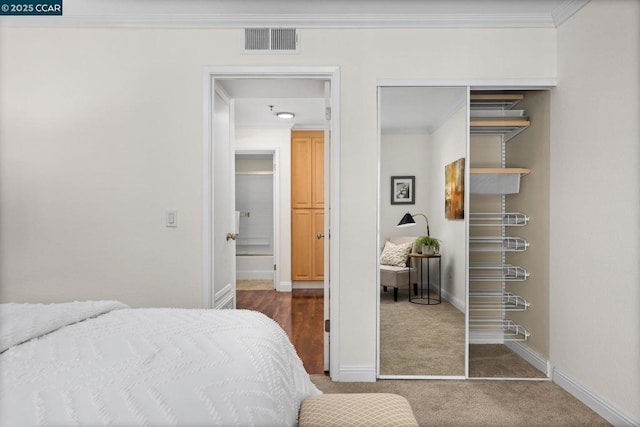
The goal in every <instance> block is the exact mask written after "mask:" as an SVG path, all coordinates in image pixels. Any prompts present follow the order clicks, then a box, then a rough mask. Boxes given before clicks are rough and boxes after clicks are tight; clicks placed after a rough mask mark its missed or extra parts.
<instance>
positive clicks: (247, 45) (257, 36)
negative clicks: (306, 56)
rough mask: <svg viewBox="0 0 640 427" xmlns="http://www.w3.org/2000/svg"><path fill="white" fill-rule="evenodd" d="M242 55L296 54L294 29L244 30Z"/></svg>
mask: <svg viewBox="0 0 640 427" xmlns="http://www.w3.org/2000/svg"><path fill="white" fill-rule="evenodd" d="M244 53H258V54H283V53H298V33H297V31H296V29H295V28H245V29H244Z"/></svg>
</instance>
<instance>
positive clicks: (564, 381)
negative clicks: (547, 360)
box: [552, 368, 640, 426]
mask: <svg viewBox="0 0 640 427" xmlns="http://www.w3.org/2000/svg"><path fill="white" fill-rule="evenodd" d="M552 380H553V382H554V383H556V384H558V385H559V386H560V387H562V388H563V389H565V390H566V391H567V392H569V393H570V394H572V395H573V396H574V397H575V398H576V399H578V400H579V401H581V402H582V403H584V404H585V405H587V406H588V407H589V408H591V409H592V410H593V411H594V412H595V413H596V414H598V415H600V416H601V417H602V418H604V419H605V420H607V421H608V422H610V423H611V424H613V425H614V426H640V420H634V419H632V418H631V417H630V416H628V415H626V414H625V413H623V412H622V411H621V410H619V409H618V408H616V407H615V406H613V405H612V404H611V403H609V402H607V401H606V400H604V399H603V398H601V397H600V396H598V395H597V394H595V393H594V392H592V391H591V390H589V389H588V388H586V387H585V386H583V385H582V384H580V383H579V382H578V381H576V380H575V379H574V378H572V377H571V376H569V375H568V374H566V373H565V372H563V371H561V370H560V369H558V368H553V374H552Z"/></svg>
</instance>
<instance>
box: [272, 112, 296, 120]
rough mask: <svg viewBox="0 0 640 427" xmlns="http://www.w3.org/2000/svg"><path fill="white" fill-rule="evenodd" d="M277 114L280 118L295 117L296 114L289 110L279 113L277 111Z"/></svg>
mask: <svg viewBox="0 0 640 427" xmlns="http://www.w3.org/2000/svg"><path fill="white" fill-rule="evenodd" d="M276 116H278V118H280V119H293V118H294V117H295V116H296V115H295V114H293V113H289V112H287V111H280V112H279V113H276Z"/></svg>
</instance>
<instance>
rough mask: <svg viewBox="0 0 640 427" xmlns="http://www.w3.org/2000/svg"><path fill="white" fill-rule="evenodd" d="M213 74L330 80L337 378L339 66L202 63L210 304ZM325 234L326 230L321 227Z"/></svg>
mask: <svg viewBox="0 0 640 427" xmlns="http://www.w3.org/2000/svg"><path fill="white" fill-rule="evenodd" d="M214 78H234V79H238V78H316V79H324V80H329V81H330V82H331V89H332V90H331V104H332V106H333V114H332V115H333V120H332V121H331V134H332V145H331V153H330V155H331V190H332V191H331V212H330V215H331V225H332V229H331V238H330V241H329V242H330V243H329V244H330V252H331V255H330V257H331V259H330V263H331V273H330V281H331V285H330V286H331V287H330V294H331V296H332V298H330V300H329V304H330V311H331V326H332V328H331V329H332V330H331V342H330V345H329V347H330V350H329V353H330V361H331V363H330V371H329V375H330V377H331V379H332V380H334V381H339V380H340V378H339V372H340V359H339V355H340V352H339V343H340V339H339V333H340V327H339V325H340V323H339V313H340V300H339V299H338V298H337V296H338V295H340V292H339V290H340V67H337V66H273V67H272V66H213V67H205V68H204V69H203V73H202V88H203V91H202V93H203V107H202V112H203V113H202V114H203V115H202V124H203V132H202V135H203V143H202V203H203V208H202V211H203V215H202V232H203V234H202V252H203V257H202V259H203V261H202V296H203V307H205V308H211V297H212V295H211V286H212V277H213V275H212V272H213V263H212V259H211V253H212V249H211V229H212V220H213V200H212V189H211V176H212V172H213V171H212V155H213V147H212V145H211V141H212V138H211V135H212V111H211V107H212V104H211V94H212V84H211V83H212V80H213V79H214ZM325 234H326V235H328V230H325Z"/></svg>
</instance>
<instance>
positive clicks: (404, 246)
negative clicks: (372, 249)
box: [380, 242, 413, 267]
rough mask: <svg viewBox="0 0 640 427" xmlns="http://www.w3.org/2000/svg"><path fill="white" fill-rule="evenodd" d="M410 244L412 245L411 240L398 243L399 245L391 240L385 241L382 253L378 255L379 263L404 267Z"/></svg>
mask: <svg viewBox="0 0 640 427" xmlns="http://www.w3.org/2000/svg"><path fill="white" fill-rule="evenodd" d="M411 246H413V242H406V243H400V244H399V245H396V244H394V243H391V242H387V243H385V244H384V249H382V255H380V264H381V265H393V266H396V267H406V266H407V257H408V256H409V252H411Z"/></svg>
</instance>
